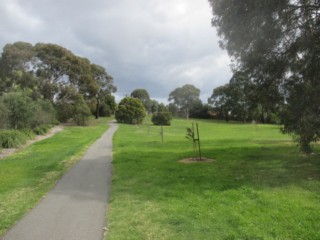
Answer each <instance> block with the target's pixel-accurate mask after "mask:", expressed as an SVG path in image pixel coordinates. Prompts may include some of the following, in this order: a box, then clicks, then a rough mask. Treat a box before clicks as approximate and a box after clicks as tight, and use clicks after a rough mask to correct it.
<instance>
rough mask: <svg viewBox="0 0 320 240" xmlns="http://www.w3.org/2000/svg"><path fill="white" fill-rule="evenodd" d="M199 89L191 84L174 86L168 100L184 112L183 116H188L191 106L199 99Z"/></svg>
mask: <svg viewBox="0 0 320 240" xmlns="http://www.w3.org/2000/svg"><path fill="white" fill-rule="evenodd" d="M199 96H200V90H199V89H198V88H196V87H195V86H193V85H191V84H186V85H184V86H182V87H179V88H176V89H175V90H174V91H172V92H171V93H170V95H169V99H168V101H170V102H172V103H173V104H174V105H175V106H176V107H177V108H178V109H179V110H180V111H183V112H184V116H185V118H189V112H190V109H191V108H192V106H193V105H194V104H195V103H197V102H198V101H199Z"/></svg>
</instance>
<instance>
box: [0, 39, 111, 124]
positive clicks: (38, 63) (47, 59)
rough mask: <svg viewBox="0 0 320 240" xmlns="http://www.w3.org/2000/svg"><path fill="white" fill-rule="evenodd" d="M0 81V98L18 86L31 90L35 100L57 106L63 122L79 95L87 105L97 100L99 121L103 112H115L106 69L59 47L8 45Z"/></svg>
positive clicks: (0, 64)
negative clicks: (45, 101) (49, 102)
mask: <svg viewBox="0 0 320 240" xmlns="http://www.w3.org/2000/svg"><path fill="white" fill-rule="evenodd" d="M0 80H1V81H0V95H1V94H2V93H5V92H11V91H14V89H15V88H16V87H18V88H20V89H22V90H25V91H28V92H29V91H30V89H32V92H31V94H29V97H31V98H32V100H34V101H38V100H41V99H44V100H49V101H51V103H52V104H58V109H59V111H58V112H59V118H60V119H64V120H66V118H70V116H67V115H68V114H67V113H66V111H67V109H69V107H71V105H72V104H73V103H74V101H75V98H74V97H75V96H76V95H77V94H80V95H82V98H83V99H84V101H85V104H86V105H88V106H89V105H90V106H91V103H92V102H93V101H95V111H94V113H95V115H96V117H97V118H98V117H99V113H100V112H101V113H102V114H110V113H112V112H114V109H115V102H114V101H112V100H114V98H113V97H112V93H114V92H115V91H116V87H115V85H114V83H113V78H112V76H111V75H109V74H108V73H107V71H106V70H105V69H104V68H103V67H101V66H99V65H96V64H93V63H91V62H90V61H89V60H88V59H86V58H82V57H79V56H76V55H75V54H73V53H72V52H71V51H69V50H68V49H65V48H63V47H61V46H59V45H56V44H47V43H38V44H36V45H35V46H33V45H32V44H30V43H25V42H16V43H13V44H7V45H6V46H5V47H4V49H3V52H2V54H1V57H0ZM70 94H71V95H70ZM71 96H72V97H73V98H74V99H70V97H71ZM72 97H71V98H72ZM108 104H110V105H108ZM69 105H70V106H69ZM84 108H86V109H87V107H84ZM62 109H63V111H62ZM79 111H80V110H79ZM71 112H72V111H71ZM62 113H63V114H62ZM66 114H67V115H66ZM74 117H76V116H73V117H71V118H73V119H74Z"/></svg>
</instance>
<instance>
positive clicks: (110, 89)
mask: <svg viewBox="0 0 320 240" xmlns="http://www.w3.org/2000/svg"><path fill="white" fill-rule="evenodd" d="M91 72H92V75H93V79H94V80H95V82H96V83H97V85H96V86H94V87H93V91H92V92H91V95H92V96H93V97H94V98H95V100H96V109H95V116H96V118H99V115H100V113H101V114H102V115H103V116H105V115H110V114H111V113H112V112H114V110H115V101H112V100H114V98H112V95H111V94H112V93H114V92H116V90H117V88H116V87H115V86H114V84H113V78H112V76H111V75H109V74H108V73H107V72H106V70H105V69H104V68H103V67H101V66H99V65H95V64H92V65H91ZM107 112H108V113H107Z"/></svg>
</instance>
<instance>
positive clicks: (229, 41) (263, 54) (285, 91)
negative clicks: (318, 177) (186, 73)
mask: <svg viewBox="0 0 320 240" xmlns="http://www.w3.org/2000/svg"><path fill="white" fill-rule="evenodd" d="M209 2H210V4H211V6H212V12H213V19H212V24H213V26H215V27H216V28H217V31H218V34H219V36H220V37H221V41H220V46H221V47H222V48H224V49H226V50H227V51H228V53H229V55H230V56H232V58H233V60H234V66H233V68H234V70H236V71H238V70H241V71H243V72H245V73H246V74H247V75H248V77H249V78H250V80H252V81H253V82H254V83H256V84H257V86H258V87H259V89H265V91H266V90H267V92H264V95H265V96H269V97H267V98H268V99H269V101H274V99H273V96H274V97H276V98H278V97H279V96H276V95H281V96H282V97H283V102H284V106H283V109H282V110H281V113H282V114H281V120H282V122H283V124H284V127H283V132H285V133H289V134H292V135H293V136H294V138H295V140H296V141H297V142H298V143H299V144H300V147H301V149H302V150H303V151H305V152H311V147H310V143H311V142H312V141H318V140H319V137H320V109H319V104H318V103H319V101H320V94H319V91H320V81H319V76H320V2H319V1H318V0H270V1H256V0H243V1H237V0H209ZM269 90H270V91H269ZM275 92H277V93H276V95H274V94H275ZM257 93H258V94H259V92H257Z"/></svg>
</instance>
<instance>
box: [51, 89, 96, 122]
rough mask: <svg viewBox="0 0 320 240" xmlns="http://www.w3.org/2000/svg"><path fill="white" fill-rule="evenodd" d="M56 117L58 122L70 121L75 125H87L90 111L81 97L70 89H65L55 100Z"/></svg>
mask: <svg viewBox="0 0 320 240" xmlns="http://www.w3.org/2000/svg"><path fill="white" fill-rule="evenodd" d="M56 106H57V115H58V120H59V121H60V122H68V121H72V122H74V123H75V124H77V125H80V126H84V125H86V124H87V122H88V119H89V116H90V115H91V111H90V109H89V107H88V105H87V104H86V102H85V100H84V98H83V95H81V94H79V93H77V92H76V91H75V90H74V89H73V88H72V87H65V88H63V89H62V92H61V93H60V94H59V96H58V98H57V100H56Z"/></svg>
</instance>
